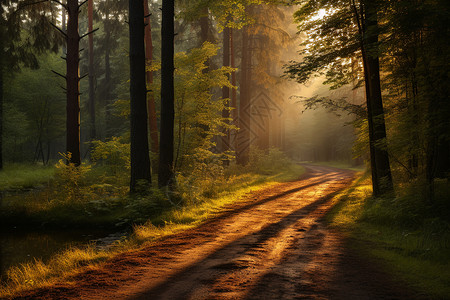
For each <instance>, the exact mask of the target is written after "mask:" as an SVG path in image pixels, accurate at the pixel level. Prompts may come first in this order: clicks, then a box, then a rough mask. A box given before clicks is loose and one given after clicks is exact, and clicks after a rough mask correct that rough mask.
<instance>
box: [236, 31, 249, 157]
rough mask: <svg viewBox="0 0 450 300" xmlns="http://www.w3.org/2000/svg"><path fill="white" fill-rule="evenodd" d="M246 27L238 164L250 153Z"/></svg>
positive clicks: (247, 40) (243, 35) (242, 66)
mask: <svg viewBox="0 0 450 300" xmlns="http://www.w3.org/2000/svg"><path fill="white" fill-rule="evenodd" d="M249 44H250V41H249V33H248V27H245V28H244V29H243V32H242V59H241V82H240V89H241V91H240V98H239V99H240V101H239V131H238V139H237V153H236V161H237V163H238V164H239V165H246V164H247V163H248V161H249V154H250V126H251V124H250V84H251V57H250V50H249V48H250V46H249Z"/></svg>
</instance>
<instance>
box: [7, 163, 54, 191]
mask: <svg viewBox="0 0 450 300" xmlns="http://www.w3.org/2000/svg"><path fill="white" fill-rule="evenodd" d="M54 174H55V167H54V166H42V165H25V164H11V165H6V166H5V167H4V169H3V170H1V171H0V191H7V190H21V189H29V188H35V187H39V186H43V185H45V184H47V183H48V182H49V181H51V180H52V179H53V176H54Z"/></svg>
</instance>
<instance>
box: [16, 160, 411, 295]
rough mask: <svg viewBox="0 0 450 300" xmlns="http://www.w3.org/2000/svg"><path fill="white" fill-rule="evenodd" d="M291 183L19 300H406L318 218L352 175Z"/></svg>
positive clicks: (323, 170)
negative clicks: (193, 226)
mask: <svg viewBox="0 0 450 300" xmlns="http://www.w3.org/2000/svg"><path fill="white" fill-rule="evenodd" d="M306 167H307V169H308V172H307V173H306V174H305V175H304V176H303V178H301V179H300V180H298V181H295V182H289V183H283V184H279V185H277V186H275V187H272V188H269V189H267V190H264V191H261V192H258V193H255V194H253V195H251V197H249V198H248V199H247V200H245V201H243V202H240V203H239V204H236V205H234V206H233V207H229V209H228V210H226V211H225V212H224V213H222V214H221V215H219V216H217V217H215V218H213V219H211V220H209V221H207V222H206V223H204V224H202V225H201V226H200V227H198V228H195V229H192V230H188V231H185V232H182V233H180V234H176V235H173V236H170V237H167V238H165V239H163V240H161V241H159V242H157V243H155V244H153V245H152V246H149V247H147V248H145V249H142V250H139V251H135V252H132V253H128V254H127V255H123V256H119V257H117V258H115V259H113V260H111V261H110V262H108V263H107V264H106V265H104V266H103V267H102V268H101V269H95V270H91V271H88V272H85V273H83V274H80V275H77V276H76V278H74V279H75V280H76V282H77V283H76V284H74V285H57V286H54V287H52V288H50V289H42V290H39V291H34V292H32V293H31V294H27V295H23V297H24V298H28V297H34V298H38V297H41V298H44V299H47V298H49V299H61V298H63V299H71V298H76V299H411V298H413V297H412V296H411V295H412V292H408V291H405V290H404V289H403V288H402V287H401V286H399V285H398V283H393V282H391V281H389V280H388V279H387V277H386V276H385V274H383V273H382V272H381V271H379V270H378V269H377V267H376V266H375V265H374V264H372V263H371V262H369V261H367V259H361V258H360V257H359V256H358V255H357V254H356V253H352V252H351V251H349V250H348V247H346V244H345V242H344V241H343V239H342V238H341V236H340V235H339V234H338V233H337V232H334V231H333V230H330V229H328V228H327V227H326V226H325V225H324V224H323V222H322V220H321V219H322V217H323V216H324V214H325V213H326V212H327V211H328V210H329V209H330V208H331V206H332V201H331V199H332V196H333V195H334V194H335V193H336V192H337V191H339V190H341V189H343V188H345V187H346V186H347V185H348V184H349V183H350V182H351V180H352V179H353V177H354V173H353V172H351V171H345V170H339V169H334V168H329V167H318V166H306Z"/></svg>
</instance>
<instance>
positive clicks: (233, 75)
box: [230, 28, 238, 151]
mask: <svg viewBox="0 0 450 300" xmlns="http://www.w3.org/2000/svg"><path fill="white" fill-rule="evenodd" d="M230 65H231V67H232V68H235V67H236V63H235V54H234V30H233V28H230ZM231 84H232V85H233V86H236V72H235V71H234V72H233V73H231ZM231 107H232V108H233V110H232V111H231V116H232V119H233V125H237V122H236V121H237V117H238V116H237V89H235V88H234V89H233V90H232V91H231ZM236 134H237V133H236V130H233V132H232V135H234V139H233V140H234V142H236ZM230 147H231V148H232V149H233V150H235V151H236V145H235V144H233V145H230Z"/></svg>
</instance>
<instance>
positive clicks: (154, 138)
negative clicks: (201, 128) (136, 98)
mask: <svg viewBox="0 0 450 300" xmlns="http://www.w3.org/2000/svg"><path fill="white" fill-rule="evenodd" d="M144 14H145V19H146V24H147V25H146V26H145V57H146V61H147V66H151V64H152V62H153V39H152V22H151V19H150V16H151V14H150V12H149V8H148V0H144ZM147 84H148V85H152V84H153V72H152V71H150V70H148V71H147ZM147 109H148V126H149V129H150V139H151V143H150V145H151V150H152V153H153V154H154V155H156V154H157V153H158V148H159V141H158V120H157V118H156V106H155V98H154V97H153V93H148V94H147Z"/></svg>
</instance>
